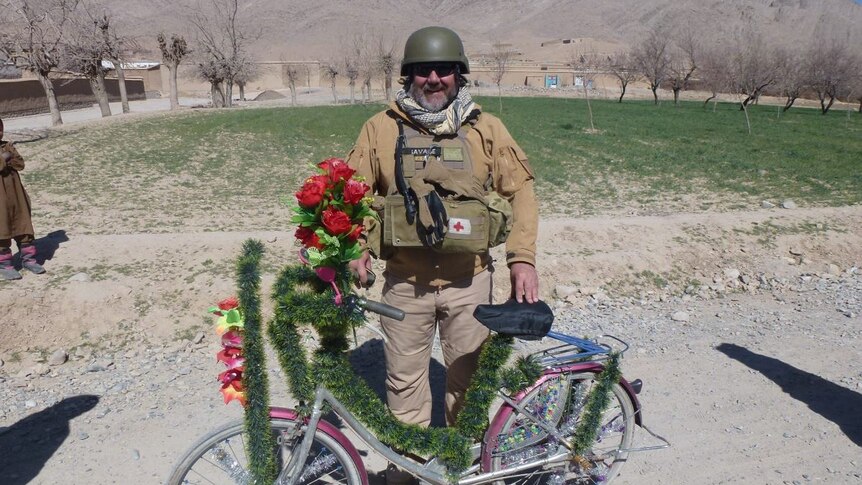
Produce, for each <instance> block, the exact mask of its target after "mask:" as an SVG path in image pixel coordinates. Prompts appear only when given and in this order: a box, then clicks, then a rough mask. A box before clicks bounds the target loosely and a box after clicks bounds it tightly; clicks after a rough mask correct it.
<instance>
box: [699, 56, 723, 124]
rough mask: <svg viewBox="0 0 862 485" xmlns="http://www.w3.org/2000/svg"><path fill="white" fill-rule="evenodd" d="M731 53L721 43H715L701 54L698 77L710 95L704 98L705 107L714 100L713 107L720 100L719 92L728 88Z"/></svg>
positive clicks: (713, 107)
mask: <svg viewBox="0 0 862 485" xmlns="http://www.w3.org/2000/svg"><path fill="white" fill-rule="evenodd" d="M728 57H729V54H728V52H727V49H725V48H723V47H722V46H720V45H713V46H712V47H711V48H709V49H705V50H704V51H703V52H702V54H701V62H700V68H699V69H698V72H699V74H698V78H699V80H700V82H701V84H702V85H703V87H704V88H705V89H706V90H707V91H709V93H710V95H709V96H708V97H707V98H706V99H705V100H704V102H703V108H704V109H706V105H707V104H709V102H710V101H712V102H713V103H712V109H713V111H715V105H716V103H717V102H718V93H720V92H722V91H724V90H726V89H728V85H729V84H728V83H729V78H728V75H727V70H728V61H727V59H728Z"/></svg>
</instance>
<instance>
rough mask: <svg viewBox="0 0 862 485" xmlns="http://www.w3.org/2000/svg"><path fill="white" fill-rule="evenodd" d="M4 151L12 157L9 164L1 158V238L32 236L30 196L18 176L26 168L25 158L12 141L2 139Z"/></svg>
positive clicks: (0, 145) (0, 147)
mask: <svg viewBox="0 0 862 485" xmlns="http://www.w3.org/2000/svg"><path fill="white" fill-rule="evenodd" d="M3 152H9V153H10V154H11V155H12V158H11V159H9V164H8V166H7V165H6V164H5V163H3V162H2V160H0V239H11V238H13V237H17V236H23V235H31V236H32V235H33V221H32V219H31V218H30V197H29V196H28V195H27V191H26V190H24V185H22V184H21V177H20V176H18V172H19V171H20V170H24V158H23V157H21V155H20V154H19V153H18V150H16V149H15V147H14V146H13V145H12V142H6V141H0V153H3Z"/></svg>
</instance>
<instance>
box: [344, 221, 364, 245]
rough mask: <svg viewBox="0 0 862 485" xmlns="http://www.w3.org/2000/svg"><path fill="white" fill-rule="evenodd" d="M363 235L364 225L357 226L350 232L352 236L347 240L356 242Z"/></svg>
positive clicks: (349, 235)
mask: <svg viewBox="0 0 862 485" xmlns="http://www.w3.org/2000/svg"><path fill="white" fill-rule="evenodd" d="M361 235H362V224H357V225H356V227H354V228H353V230H352V231H350V234H348V235H347V238H348V239H350V240H351V241H356V240H357V239H359V236H361Z"/></svg>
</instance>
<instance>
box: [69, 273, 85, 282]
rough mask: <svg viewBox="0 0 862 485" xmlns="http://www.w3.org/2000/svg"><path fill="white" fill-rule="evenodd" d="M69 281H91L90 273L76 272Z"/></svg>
mask: <svg viewBox="0 0 862 485" xmlns="http://www.w3.org/2000/svg"><path fill="white" fill-rule="evenodd" d="M69 281H75V282H78V283H87V282H88V281H90V275H88V274H87V273H75V274H73V275H72V276H70V277H69Z"/></svg>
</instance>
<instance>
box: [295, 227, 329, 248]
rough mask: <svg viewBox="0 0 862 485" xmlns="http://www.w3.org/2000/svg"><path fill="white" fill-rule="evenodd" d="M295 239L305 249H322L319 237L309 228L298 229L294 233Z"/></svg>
mask: <svg viewBox="0 0 862 485" xmlns="http://www.w3.org/2000/svg"><path fill="white" fill-rule="evenodd" d="M294 236H296V238H297V239H299V240H300V241H302V245H303V246H305V247H307V248H317V249H323V243H321V242H320V237H318V236H317V234H316V233H315V232H314V230H313V229H311V228H310V227H300V228H299V229H297V230H296V233H294Z"/></svg>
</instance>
